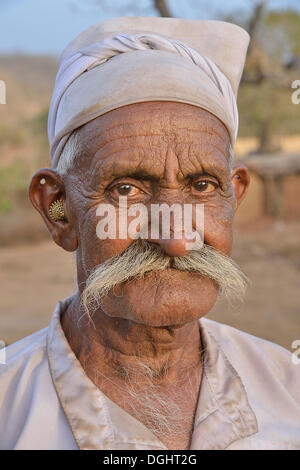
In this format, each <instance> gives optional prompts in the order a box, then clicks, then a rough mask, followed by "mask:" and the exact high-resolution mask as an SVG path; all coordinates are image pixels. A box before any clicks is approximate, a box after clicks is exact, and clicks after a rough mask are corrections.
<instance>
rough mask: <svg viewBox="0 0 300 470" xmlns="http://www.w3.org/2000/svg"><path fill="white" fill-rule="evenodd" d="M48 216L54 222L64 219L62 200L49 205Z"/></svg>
mask: <svg viewBox="0 0 300 470" xmlns="http://www.w3.org/2000/svg"><path fill="white" fill-rule="evenodd" d="M49 216H50V218H51V219H52V220H54V221H55V222H58V221H59V220H63V219H64V218H65V212H64V200H63V199H57V200H56V201H54V202H52V204H50V207H49Z"/></svg>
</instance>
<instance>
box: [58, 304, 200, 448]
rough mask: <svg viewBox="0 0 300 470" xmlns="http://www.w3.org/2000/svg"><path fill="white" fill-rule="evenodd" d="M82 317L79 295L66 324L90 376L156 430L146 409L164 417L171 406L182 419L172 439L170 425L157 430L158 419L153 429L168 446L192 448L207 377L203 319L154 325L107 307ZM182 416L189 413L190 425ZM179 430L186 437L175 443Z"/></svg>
mask: <svg viewBox="0 0 300 470" xmlns="http://www.w3.org/2000/svg"><path fill="white" fill-rule="evenodd" d="M80 315H81V314H80V303H79V296H78V297H74V300H73V302H72V303H71V304H70V305H69V307H68V309H67V311H66V312H65V313H64V315H63V317H62V320H61V322H62V328H63V330H64V332H65V335H66V338H67V340H68V342H69V344H70V346H71V348H72V350H73V351H74V353H75V355H76V357H77V358H78V360H79V361H80V363H81V365H82V367H83V369H84V370H85V372H86V374H87V375H88V376H89V378H90V379H91V380H92V381H93V382H94V383H95V384H96V386H97V387H98V388H99V389H100V390H101V391H102V392H103V393H104V394H105V395H107V396H108V397H109V398H110V399H111V400H112V401H114V402H115V403H117V404H118V405H119V406H120V407H121V408H123V409H124V410H125V411H127V412H128V413H129V414H131V415H133V416H134V417H136V418H137V419H138V420H140V421H142V422H143V423H144V424H145V425H146V426H147V427H150V428H151V423H150V424H149V422H150V421H151V417H150V418H149V416H148V415H147V409H146V408H147V407H148V408H149V410H148V411H149V412H150V413H152V412H151V409H152V410H154V409H155V407H156V414H157V413H158V414H160V415H161V417H162V414H163V410H162V408H164V409H166V408H169V410H168V409H167V410H166V414H168V413H169V415H170V416H171V415H172V416H174V414H175V415H177V416H178V423H177V422H176V420H175V421H174V423H173V424H172V426H171V427H170V437H169V438H165V435H166V433H167V429H165V430H164V431H163V432H162V435H159V434H160V432H155V423H154V425H153V428H152V430H153V432H154V433H156V435H157V437H159V438H160V439H161V440H162V441H163V442H164V443H165V444H166V445H167V446H168V447H170V448H188V445H189V441H190V437H191V432H192V427H193V422H194V414H195V410H196V406H197V400H198V394H199V388H200V382H201V375H202V358H201V349H202V348H201V338H200V330H199V323H198V322H193V323H188V324H185V325H182V326H180V327H175V326H167V327H152V326H146V325H141V324H137V323H134V322H132V321H130V320H125V319H122V318H116V317H109V316H107V315H106V314H105V313H103V312H102V311H97V312H95V314H94V315H93V319H92V321H91V320H90V319H88V318H86V317H85V318H82V319H81V320H79V319H80ZM147 400H148V402H149V403H148V402H147ZM156 402H157V403H156ZM162 403H163V405H162ZM133 405H134V406H133ZM148 414H149V413H148ZM181 415H182V416H185V417H186V420H185V424H184V423H182V420H180V416H181ZM167 421H168V417H166V424H167ZM176 428H178V429H176ZM184 428H186V429H185V431H184ZM177 431H178V432H180V435H181V437H180V438H178V437H177V436H175V438H174V439H175V441H174V439H173V437H172V434H173V435H175V434H176V433H177ZM178 439H179V440H178ZM179 441H180V442H179Z"/></svg>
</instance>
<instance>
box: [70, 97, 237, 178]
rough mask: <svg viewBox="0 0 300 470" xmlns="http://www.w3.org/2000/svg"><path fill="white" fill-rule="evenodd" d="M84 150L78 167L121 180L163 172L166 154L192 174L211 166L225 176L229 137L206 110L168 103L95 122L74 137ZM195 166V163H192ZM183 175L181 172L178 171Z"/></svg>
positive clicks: (121, 111) (116, 113)
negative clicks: (142, 173) (128, 175)
mask: <svg viewBox="0 0 300 470" xmlns="http://www.w3.org/2000/svg"><path fill="white" fill-rule="evenodd" d="M77 132H78V140H79V142H80V145H81V146H82V147H83V148H84V149H85V152H84V156H83V157H82V158H81V159H80V162H78V163H79V166H80V167H81V169H82V170H83V171H88V172H91V171H95V172H97V173H101V174H102V175H103V176H104V174H105V173H106V171H108V172H110V170H111V169H113V170H114V171H115V172H118V171H119V172H120V174H122V175H123V174H126V172H127V169H128V171H132V172H135V171H136V170H137V168H138V169H139V171H142V170H143V169H146V168H147V170H150V171H152V172H153V174H154V172H155V171H156V173H157V176H158V174H159V173H160V172H161V171H162V168H163V167H164V166H165V160H166V156H167V153H168V152H170V153H171V154H173V155H174V156H175V157H176V158H179V160H180V163H181V165H182V166H183V167H185V166H186V167H187V168H186V172H187V173H189V172H190V171H192V170H193V169H192V167H191V161H190V160H194V159H195V155H197V165H198V169H199V170H200V167H199V165H200V164H201V166H206V165H207V166H208V165H214V167H219V169H220V171H224V169H225V167H227V165H228V162H229V160H230V137H229V134H228V131H227V129H226V127H225V126H224V124H223V123H222V122H221V121H220V120H219V119H218V118H217V117H215V116H214V115H212V114H211V113H209V112H208V111H206V110H203V109H201V108H198V107H194V106H191V105H186V104H182V103H173V102H169V103H168V102H149V103H138V104H133V105H129V106H125V107H123V108H119V109H116V110H113V111H111V112H109V113H107V114H105V115H103V116H100V117H98V118H96V119H94V120H93V121H90V122H89V123H87V124H86V125H84V126H82V127H81V128H80V129H79V130H78V131H77ZM194 163H195V161H194ZM183 172H185V170H184V169H183Z"/></svg>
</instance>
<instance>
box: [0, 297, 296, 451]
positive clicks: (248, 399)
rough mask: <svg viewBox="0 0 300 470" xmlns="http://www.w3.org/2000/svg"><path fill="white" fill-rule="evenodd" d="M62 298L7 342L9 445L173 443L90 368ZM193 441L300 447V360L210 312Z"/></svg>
mask: <svg viewBox="0 0 300 470" xmlns="http://www.w3.org/2000/svg"><path fill="white" fill-rule="evenodd" d="M70 301H71V298H68V299H65V300H63V301H61V302H59V303H58V304H57V306H56V308H55V311H54V314H53V317H52V320H51V323H50V325H49V327H48V328H45V329H43V330H41V331H38V332H36V333H34V334H32V335H31V336H28V337H27V338H24V339H23V340H21V341H18V342H17V343H15V344H13V345H11V346H8V347H7V348H6V356H7V364H5V365H4V364H3V365H0V449H99V450H100V449H105V450H116V449H122V450H123V449H144V450H146V449H149V450H151V449H153V450H160V449H166V447H165V445H164V444H163V443H162V442H160V441H159V440H158V439H157V437H156V436H155V435H154V434H153V433H152V432H151V431H150V430H149V429H147V428H146V427H145V426H144V425H143V424H142V423H140V422H139V421H137V420H136V419H135V418H133V417H132V416H130V415H129V414H128V413H127V412H125V411H124V410H123V409H121V408H120V407H119V406H118V405H117V404H115V403H114V402H112V401H111V400H110V399H109V398H108V397H107V396H105V395H104V394H103V393H102V392H101V391H100V390H99V389H98V388H97V387H96V386H95V385H94V383H93V382H92V381H91V380H90V379H89V378H88V376H87V375H86V374H85V372H84V370H83V368H82V367H81V364H80V363H79V361H78V360H77V359H76V357H75V354H74V353H73V351H72V350H71V348H70V346H69V343H68V341H67V339H66V337H65V335H64V332H63V330H62V327H61V323H60V316H61V314H62V312H63V311H64V310H65V309H66V307H67V305H68V304H69V303H70ZM199 327H200V333H201V340H202V346H203V348H204V351H205V360H204V361H203V378H202V382H201V388H200V393H199V400H198V406H197V411H196V415H195V422H194V430H193V435H192V440H191V446H190V449H193V450H195V449H207V450H209V449H230V450H232V449H252V450H258V449H300V365H296V364H293V362H292V359H291V355H292V353H290V352H289V351H287V350H285V349H283V348H282V347H280V346H278V345H276V344H273V343H271V342H269V341H266V340H263V339H260V338H257V337H255V336H251V335H249V334H247V333H244V332H241V331H239V330H237V329H235V328H232V327H229V326H227V325H223V324H221V323H217V322H215V321H212V320H208V319H201V320H200V321H199Z"/></svg>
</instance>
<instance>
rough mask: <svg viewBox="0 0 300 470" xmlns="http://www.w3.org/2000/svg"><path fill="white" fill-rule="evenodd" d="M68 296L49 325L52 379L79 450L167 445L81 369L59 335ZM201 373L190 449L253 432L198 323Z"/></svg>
mask: <svg viewBox="0 0 300 470" xmlns="http://www.w3.org/2000/svg"><path fill="white" fill-rule="evenodd" d="M71 300H72V297H69V298H67V299H64V300H62V301H60V302H59V303H58V304H57V306H56V308H55V310H54V314H53V317H52V319H51V323H50V325H49V329H48V338H47V351H48V360H49V366H50V371H51V375H52V379H53V383H54V386H55V389H56V392H57V395H58V397H59V400H60V403H61V406H62V408H63V410H64V412H65V415H66V417H67V419H68V421H69V424H70V427H71V429H72V432H73V435H74V438H75V441H76V443H77V445H78V447H79V448H80V449H94V450H97V449H98V450H99V449H166V447H165V445H164V444H163V443H162V442H160V441H159V440H158V439H157V438H156V436H155V435H154V434H153V433H152V432H151V431H150V430H149V429H147V428H146V427H145V426H144V425H143V424H142V423H141V422H139V421H137V420H136V419H135V418H133V417H132V416H131V415H129V414H128V413H127V412H125V411H124V410H123V409H122V408H120V407H119V406H118V405H117V404H115V403H114V402H112V401H111V400H110V399H109V398H108V397H107V396H106V395H104V394H103V393H102V392H101V391H100V390H99V389H98V388H97V387H96V385H95V384H94V383H93V382H92V381H91V380H90V379H89V377H88V376H87V375H86V373H85V372H84V370H83V368H82V366H81V364H80V362H79V361H78V360H77V358H76V356H75V354H74V352H73V351H72V349H71V348H70V346H69V343H68V341H67V339H66V337H65V335H64V332H63V330H62V327H61V323H60V317H61V314H62V313H63V312H64V311H65V310H66V308H67V307H68V305H69V304H70V302H71ZM199 324H200V333H201V340H202V346H203V359H204V360H203V376H202V382H201V388H200V394H199V399H198V406H197V411H196V415H195V424H194V432H193V436H192V441H191V447H190V448H191V449H207V450H209V449H225V448H226V447H228V446H229V445H230V444H231V443H232V442H235V441H236V440H239V439H242V438H244V437H247V436H250V435H252V434H254V433H256V432H257V431H258V427H257V421H256V417H255V414H254V412H253V410H252V409H251V407H250V405H249V402H248V398H247V394H246V390H245V388H244V385H243V383H242V381H241V378H240V377H239V376H238V374H237V372H236V370H235V369H234V368H233V366H232V365H231V363H230V362H229V360H228V359H227V357H226V356H225V354H224V352H223V351H222V349H221V346H220V345H219V344H218V342H217V341H216V339H215V338H214V336H213V335H212V334H211V332H210V331H209V323H208V322H206V320H205V319H201V320H200V321H199Z"/></svg>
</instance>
